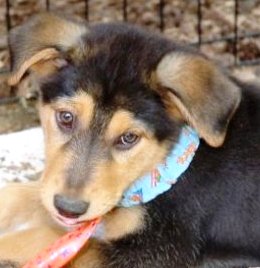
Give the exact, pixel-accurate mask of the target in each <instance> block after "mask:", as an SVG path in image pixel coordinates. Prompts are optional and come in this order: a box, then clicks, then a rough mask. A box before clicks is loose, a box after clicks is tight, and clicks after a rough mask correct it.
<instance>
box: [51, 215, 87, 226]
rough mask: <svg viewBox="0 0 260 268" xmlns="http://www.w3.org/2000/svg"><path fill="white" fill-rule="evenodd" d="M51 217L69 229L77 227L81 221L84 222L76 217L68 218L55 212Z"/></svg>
mask: <svg viewBox="0 0 260 268" xmlns="http://www.w3.org/2000/svg"><path fill="white" fill-rule="evenodd" d="M53 218H54V220H55V221H56V222H57V223H58V224H59V225H61V226H63V227H66V228H69V229H71V228H75V227H78V226H79V225H81V224H82V223H84V222H86V221H83V220H80V219H78V218H68V217H65V216H61V215H58V214H56V215H55V216H54V217H53Z"/></svg>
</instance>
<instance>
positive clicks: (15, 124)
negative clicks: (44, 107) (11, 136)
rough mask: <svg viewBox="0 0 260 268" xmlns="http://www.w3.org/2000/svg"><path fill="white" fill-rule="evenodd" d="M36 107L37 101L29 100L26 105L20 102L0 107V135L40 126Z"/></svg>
mask: <svg viewBox="0 0 260 268" xmlns="http://www.w3.org/2000/svg"><path fill="white" fill-rule="evenodd" d="M26 105H27V107H26ZM36 106H37V105H36V101H30V100H27V101H26V104H23V103H22V102H21V101H18V102H15V103H11V104H4V105H0V134H3V133H10V132H14V131H19V130H23V129H27V128H31V127H34V126H38V125H39V118H38V113H37V109H36Z"/></svg>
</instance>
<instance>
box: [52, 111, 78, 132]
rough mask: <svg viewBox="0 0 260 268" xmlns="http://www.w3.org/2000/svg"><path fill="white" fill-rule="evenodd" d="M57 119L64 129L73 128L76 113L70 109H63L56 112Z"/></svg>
mask: <svg viewBox="0 0 260 268" xmlns="http://www.w3.org/2000/svg"><path fill="white" fill-rule="evenodd" d="M56 120H57V124H58V126H59V127H60V128H61V129H62V130H72V129H73V127H74V121H75V119H74V115H73V114H72V113H71V112H68V111H61V112H57V113H56Z"/></svg>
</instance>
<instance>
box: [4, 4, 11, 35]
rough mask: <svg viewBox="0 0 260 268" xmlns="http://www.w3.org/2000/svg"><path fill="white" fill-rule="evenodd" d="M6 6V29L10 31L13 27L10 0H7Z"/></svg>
mask: <svg viewBox="0 0 260 268" xmlns="http://www.w3.org/2000/svg"><path fill="white" fill-rule="evenodd" d="M5 7H6V9H5V10H6V12H5V22H6V29H7V32H9V31H10V30H11V28H12V22H11V16H10V8H11V5H10V1H9V0H5Z"/></svg>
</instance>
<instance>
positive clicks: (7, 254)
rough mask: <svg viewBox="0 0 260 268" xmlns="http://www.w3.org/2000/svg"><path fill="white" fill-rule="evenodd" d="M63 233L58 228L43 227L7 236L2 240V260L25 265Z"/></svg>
mask: <svg viewBox="0 0 260 268" xmlns="http://www.w3.org/2000/svg"><path fill="white" fill-rule="evenodd" d="M63 233H64V232H62V231H61V230H60V229H58V228H54V227H50V226H48V225H42V226H38V227H34V228H31V229H29V230H24V231H18V232H15V233H11V234H7V235H5V236H3V237H1V238H0V259H10V260H13V261H16V262H18V263H19V264H21V265H23V264H25V263H26V262H27V261H28V260H31V259H32V258H33V257H35V256H36V254H37V253H39V252H40V251H41V250H43V249H44V248H46V247H47V246H48V245H50V244H52V243H53V242H54V241H56V240H57V239H58V238H59V237H60V236H61V235H62V234H63Z"/></svg>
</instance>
